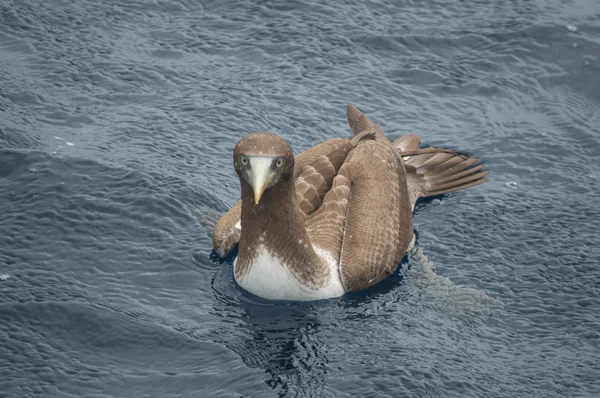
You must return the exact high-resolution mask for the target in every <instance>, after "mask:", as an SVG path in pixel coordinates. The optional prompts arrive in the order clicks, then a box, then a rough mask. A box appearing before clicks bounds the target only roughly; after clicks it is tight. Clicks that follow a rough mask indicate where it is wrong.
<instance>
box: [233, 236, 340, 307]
mask: <svg viewBox="0 0 600 398" xmlns="http://www.w3.org/2000/svg"><path fill="white" fill-rule="evenodd" d="M240 262H241V263H243V264H241V263H240ZM233 266H234V276H235V280H236V282H237V283H238V284H239V285H240V286H241V287H242V288H243V289H245V290H247V291H249V292H250V293H252V294H254V295H256V296H259V297H262V298H265V299H268V300H295V301H306V300H319V299H324V298H330V297H338V296H341V295H343V294H344V290H343V288H342V287H341V284H340V283H339V277H337V280H338V283H336V278H335V277H336V276H335V275H331V273H330V272H328V273H326V274H323V278H322V281H323V283H319V284H317V285H315V284H314V283H311V282H310V281H308V280H303V278H302V277H301V276H300V275H299V274H298V273H297V272H294V271H293V267H294V266H296V267H297V265H295V264H294V265H292V264H288V263H286V261H285V259H284V258H282V257H279V256H276V255H273V254H272V253H271V252H270V251H269V250H267V248H265V247H264V246H262V245H261V246H259V247H258V248H257V249H256V250H255V252H254V253H253V254H252V255H251V256H247V257H242V258H241V259H240V257H239V256H238V258H236V259H235V262H234V264H233Z"/></svg>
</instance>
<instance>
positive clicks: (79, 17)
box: [0, 0, 600, 398]
mask: <svg viewBox="0 0 600 398" xmlns="http://www.w3.org/2000/svg"><path fill="white" fill-rule="evenodd" d="M346 103H352V104H354V105H356V106H357V107H359V108H360V109H361V110H363V111H365V112H366V113H367V114H368V115H369V116H370V117H371V118H372V119H374V120H375V121H377V122H378V123H379V124H380V125H381V126H382V127H383V128H384V130H385V131H386V132H387V133H388V134H389V135H391V136H393V137H397V136H399V135H400V134H403V133H407V132H416V133H419V134H420V135H421V136H422V141H423V142H424V143H425V144H429V145H436V146H443V147H449V148H455V149H460V150H466V151H468V152H469V153H471V154H475V155H478V156H480V157H481V158H482V159H483V160H484V161H485V162H486V163H487V165H488V168H489V169H490V170H492V174H491V175H490V182H488V183H486V184H484V185H481V186H479V187H477V188H474V189H471V190H468V191H463V192H459V193H455V194H452V195H447V196H444V197H441V198H438V200H433V201H431V200H430V201H426V202H423V203H422V204H420V205H419V206H418V207H417V212H416V215H415V217H414V224H415V229H416V231H417V233H418V238H419V239H418V244H419V246H420V247H421V248H422V250H423V253H424V255H425V256H427V258H428V259H429V262H430V263H431V264H432V265H433V267H434V268H435V270H436V272H437V274H439V275H440V276H442V277H446V278H449V280H450V281H451V282H452V283H451V284H449V283H448V281H447V280H445V279H439V278H434V277H433V276H432V275H431V274H430V273H428V272H427V264H428V263H427V261H422V260H423V259H420V260H419V259H417V258H416V257H415V256H411V257H409V258H408V259H407V260H405V261H404V263H403V264H402V267H401V269H400V270H399V271H398V273H397V274H396V275H394V276H393V277H391V278H390V279H388V280H386V281H385V282H383V283H382V284H381V285H379V286H377V287H375V288H373V289H370V290H368V291H366V292H363V293H361V294H355V295H351V296H348V297H344V298H341V299H335V300H328V301H323V302H316V303H305V304H295V303H288V304H282V303H279V304H274V303H269V302H266V301H261V300H259V299H256V298H253V297H251V296H250V295H248V294H246V293H244V292H242V291H240V289H239V288H238V287H237V286H236V285H235V283H234V281H233V278H232V271H231V263H230V260H228V261H227V262H222V261H219V260H218V259H215V258H214V256H211V247H210V233H211V218H213V217H212V216H211V213H212V212H216V213H217V214H218V212H222V211H224V210H226V209H227V208H228V206H230V205H231V204H233V203H234V202H235V200H236V199H237V197H238V196H239V188H238V184H239V183H238V180H237V176H236V175H235V173H234V172H233V168H232V164H231V163H232V162H231V151H232V148H233V146H234V144H235V142H236V141H237V139H238V138H239V137H240V136H242V135H243V134H246V133H248V132H250V131H255V130H270V131H273V132H276V133H278V134H280V135H282V136H283V137H285V138H286V139H287V140H288V141H289V142H290V143H291V144H292V146H293V148H294V149H295V151H296V152H300V151H301V150H303V149H306V148H308V147H309V146H310V145H311V144H313V143H314V142H316V141H320V140H325V139H328V138H333V137H337V136H347V135H349V128H348V127H347V124H346V120H345V104H346ZM599 160H600V2H598V1H597V0H574V1H563V0H548V1H542V0H537V1H532V0H512V1H508V0H500V1H494V2H491V1H458V0H449V1H392V0H389V1H386V0H381V1H375V0H373V1H358V0H352V1H350V0H348V1H340V2H335V1H331V2H330V1H325V0H320V1H312V0H304V1H294V2H290V1H287V0H277V1H257V0H246V1H225V0H213V1H199V2H196V1H192V0H178V1H169V0H164V1H146V0H137V1H120V2H114V1H109V0H100V1H97V0H85V1H77V2H70V1H59V0H44V1H39V0H14V1H8V0H0V210H1V211H0V396H2V397H29V396H43V397H84V396H85V397H100V396H107V397H108V396H110V397H127V398H130V397H165V398H166V397H199V396H211V397H215V396H222V397H238V396H244V397H263V396H311V397H319V396H328V397H343V396H390V397H398V396H415V397H418V396H429V397H446V396H448V397H454V396H461V397H594V396H598V394H600V381H598V380H600V319H599V314H600V208H599V200H600V195H599V192H600V164H599ZM196 213H199V214H196ZM198 219H199V220H200V222H199V221H198ZM444 281H445V282H444Z"/></svg>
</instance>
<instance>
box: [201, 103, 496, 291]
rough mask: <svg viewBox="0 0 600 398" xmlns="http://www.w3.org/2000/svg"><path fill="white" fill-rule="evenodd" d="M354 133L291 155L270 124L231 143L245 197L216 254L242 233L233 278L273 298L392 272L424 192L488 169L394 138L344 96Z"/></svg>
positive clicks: (346, 286)
mask: <svg viewBox="0 0 600 398" xmlns="http://www.w3.org/2000/svg"><path fill="white" fill-rule="evenodd" d="M347 115H348V122H349V124H350V128H351V130H352V133H353V137H352V138H349V139H344V138H337V139H333V140H329V141H326V142H324V143H322V144H319V145H316V146H314V147H312V148H310V149H308V150H307V151H305V152H303V153H301V154H300V155H298V156H297V157H296V158H294V156H293V154H292V151H291V149H290V147H289V145H288V144H287V143H286V142H285V141H284V140H283V139H281V138H280V137H278V136H276V135H274V134H270V133H252V134H249V135H247V136H245V137H243V138H242V139H241V140H240V141H239V142H238V144H237V145H236V148H235V150H234V165H235V170H236V172H237V173H238V175H239V177H240V184H241V200H240V201H239V202H238V203H237V204H236V205H235V206H233V207H232V208H231V209H230V210H229V211H228V212H227V213H225V215H224V216H223V217H222V218H221V219H220V220H219V222H218V223H217V225H216V226H215V229H214V231H213V246H214V248H215V250H216V251H217V253H218V254H220V255H221V256H224V255H226V254H228V253H229V252H230V251H231V250H232V249H233V248H234V247H235V245H236V243H238V242H239V252H238V258H237V259H236V262H235V264H234V275H235V278H236V281H237V282H238V283H239V284H240V285H241V286H242V287H243V288H245V289H246V290H249V291H250V292H252V293H254V294H257V295H259V296H262V297H264V298H268V299H289V300H312V299H320V298H328V297H335V296H340V295H342V294H343V293H345V292H348V291H360V290H363V289H365V288H367V287H369V286H372V285H374V284H376V283H378V282H380V281H381V280H382V279H384V278H385V277H387V276H388V275H390V274H391V273H392V272H394V270H395V269H396V267H397V265H398V263H399V262H400V260H401V259H402V257H403V256H404V255H405V253H406V252H407V251H408V250H409V249H410V248H411V247H412V245H413V243H414V236H413V227H412V210H413V208H414V204H415V202H416V201H417V199H418V198H420V197H425V196H433V195H439V194H442V193H447V192H452V191H457V190H460V189H465V188H469V187H472V186H475V185H478V184H481V183H483V182H485V181H487V179H486V178H485V177H486V175H487V174H488V172H487V171H483V170H482V168H483V164H480V163H479V161H478V159H476V158H469V157H468V156H466V155H463V154H461V153H458V152H455V151H450V150H444V149H437V148H425V149H420V148H418V145H419V137H418V136H417V135H415V134H408V135H405V136H403V137H401V138H399V139H397V140H396V141H394V142H393V143H392V142H390V141H389V140H388V138H387V137H386V136H385V134H384V133H383V132H382V131H381V129H380V128H379V127H378V126H377V125H376V124H375V123H373V122H371V121H370V120H369V119H368V118H367V117H366V116H365V115H364V114H363V113H362V112H360V111H359V110H358V109H356V108H354V107H353V106H351V105H348V108H347Z"/></svg>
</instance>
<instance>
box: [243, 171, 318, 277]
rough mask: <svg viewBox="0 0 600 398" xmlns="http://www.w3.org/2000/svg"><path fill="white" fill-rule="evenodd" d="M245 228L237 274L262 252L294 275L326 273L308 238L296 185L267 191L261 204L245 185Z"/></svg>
mask: <svg viewBox="0 0 600 398" xmlns="http://www.w3.org/2000/svg"><path fill="white" fill-rule="evenodd" d="M241 226H242V232H241V236H240V242H239V251H238V259H237V263H236V272H240V273H244V272H246V271H247V268H249V267H251V266H252V265H253V262H255V260H256V258H257V257H258V255H259V252H260V251H266V252H267V253H268V254H269V255H270V256H271V257H273V258H276V259H279V261H280V262H281V263H282V264H284V265H285V266H286V267H288V268H290V270H291V271H292V272H293V273H294V274H297V275H300V276H302V277H305V278H310V277H311V275H319V274H322V273H323V269H324V265H323V263H322V261H321V260H320V258H319V257H318V256H317V255H316V253H315V251H314V249H313V247H312V245H311V243H310V241H309V239H308V234H307V232H306V228H305V226H304V216H303V214H302V213H301V212H300V210H299V209H298V205H297V204H296V191H295V189H294V185H293V183H292V182H290V181H280V182H279V183H277V184H276V185H275V186H274V187H271V188H269V189H267V190H266V191H265V192H264V194H263V196H262V198H261V200H260V202H259V203H258V205H256V204H255V203H254V197H253V192H252V188H251V187H250V186H249V185H248V184H247V183H245V182H242V217H241Z"/></svg>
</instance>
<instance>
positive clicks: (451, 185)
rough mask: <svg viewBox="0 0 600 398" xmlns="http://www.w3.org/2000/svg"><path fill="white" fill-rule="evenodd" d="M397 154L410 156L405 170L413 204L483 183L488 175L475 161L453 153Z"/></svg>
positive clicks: (426, 150)
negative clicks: (417, 200)
mask: <svg viewBox="0 0 600 398" xmlns="http://www.w3.org/2000/svg"><path fill="white" fill-rule="evenodd" d="M399 153H400V154H401V155H403V156H404V155H408V156H410V158H409V159H408V160H407V161H406V162H405V167H406V174H407V175H406V176H407V182H408V184H409V188H410V189H409V191H410V192H413V194H412V195H411V199H412V200H413V201H416V199H418V198H424V197H428V196H436V195H442V194H445V193H449V192H454V191H459V190H462V189H467V188H471V187H474V186H476V185H479V184H483V183H484V182H486V181H487V178H486V177H487V175H488V174H489V170H484V167H485V164H483V163H481V162H480V161H479V159H478V158H471V157H468V155H465V154H462V153H459V152H456V151H452V150H447V149H439V148H424V149H422V150H421V149H417V150H414V151H412V152H411V153H408V152H399Z"/></svg>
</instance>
